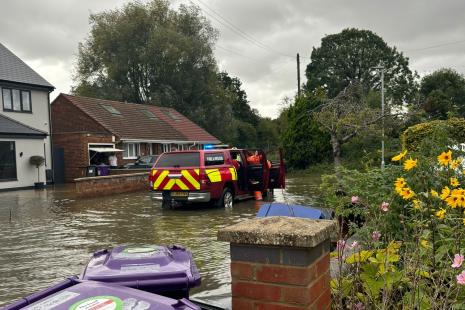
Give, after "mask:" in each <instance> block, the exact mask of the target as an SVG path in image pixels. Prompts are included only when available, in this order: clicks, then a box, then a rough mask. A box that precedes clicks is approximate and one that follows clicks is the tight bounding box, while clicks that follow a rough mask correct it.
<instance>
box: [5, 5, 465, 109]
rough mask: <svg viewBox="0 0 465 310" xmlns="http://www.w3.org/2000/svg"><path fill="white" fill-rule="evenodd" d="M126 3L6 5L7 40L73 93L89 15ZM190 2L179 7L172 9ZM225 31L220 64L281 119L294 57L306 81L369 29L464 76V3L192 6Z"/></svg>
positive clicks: (426, 63)
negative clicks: (325, 54) (317, 63)
mask: <svg viewBox="0 0 465 310" xmlns="http://www.w3.org/2000/svg"><path fill="white" fill-rule="evenodd" d="M126 2H128V1H127V0H40V1H37V0H34V1H31V0H2V1H1V4H2V8H1V10H0V40H1V42H2V43H3V44H4V45H5V46H7V47H8V48H9V49H11V50H12V51H13V52H14V53H15V54H16V55H18V56H19V57H20V58H22V59H23V60H24V61H25V62H26V63H27V64H29V65H30V66H31V67H32V68H33V69H35V70H36V71H37V72H38V73H39V74H40V75H42V76H43V77H44V78H46V79H47V80H48V81H49V82H50V83H52V84H53V85H54V86H55V87H56V90H55V91H54V92H53V94H52V96H51V98H52V99H53V98H55V97H56V96H57V95H58V94H59V93H60V92H64V93H68V92H69V91H70V87H71V85H72V69H73V66H74V62H75V60H76V54H77V45H78V42H80V41H83V39H84V38H85V37H86V35H87V33H88V32H89V23H88V17H89V14H90V13H96V12H100V11H102V10H107V9H113V8H116V7H120V6H121V5H122V4H124V3H126ZM181 2H183V3H189V0H173V1H172V3H173V7H174V8H176V7H177V6H178V4H179V3H181ZM192 3H195V4H197V5H198V6H200V7H201V8H202V10H203V11H204V14H205V16H206V17H207V18H208V19H210V20H211V22H212V24H213V26H214V27H215V28H217V29H218V30H219V31H220V38H219V40H218V42H217V46H216V51H215V53H216V57H217V61H218V65H219V67H220V69H224V70H226V71H227V72H229V73H230V74H231V75H233V76H237V77H239V78H240V79H241V81H242V82H243V85H244V88H245V90H246V91H247V95H248V98H249V100H250V104H251V105H252V107H254V108H256V109H258V110H259V112H260V114H261V115H263V116H269V117H276V116H277V115H278V113H279V108H280V106H281V102H282V99H283V98H284V97H285V96H291V97H292V96H293V95H294V93H295V92H296V62H295V54H296V53H300V55H301V57H302V60H301V63H302V64H301V72H302V82H304V81H305V78H304V74H303V73H304V72H305V67H306V65H307V63H308V61H309V56H310V53H311V50H312V47H313V46H319V45H320V40H321V38H322V37H323V36H325V35H326V34H332V33H337V32H340V31H341V30H342V29H344V28H347V27H356V28H363V29H369V30H372V31H374V32H376V33H377V34H378V35H380V36H381V37H382V38H383V39H384V40H385V41H386V42H387V43H388V44H389V45H390V46H397V47H398V49H399V50H401V51H404V52H405V54H406V56H407V57H409V58H410V64H411V68H412V69H413V70H417V71H418V73H419V74H420V75H424V74H427V73H430V72H432V71H434V70H435V69H438V68H441V67H452V68H454V69H456V70H457V71H459V72H461V73H463V72H464V71H465V52H464V51H465V1H461V0H455V1H448V0H442V1H432V0H415V1H414V0H409V1H400V0H395V1H394V0H391V1H376V0H364V1H361V0H360V1H357V0H353V1H347V0H338V1H335V0H333V1H321V0H319V1H310V0H287V1H283V0H234V1H231V0H192Z"/></svg>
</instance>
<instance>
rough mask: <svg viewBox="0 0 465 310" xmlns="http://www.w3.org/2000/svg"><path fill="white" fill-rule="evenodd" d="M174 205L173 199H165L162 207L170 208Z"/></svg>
mask: <svg viewBox="0 0 465 310" xmlns="http://www.w3.org/2000/svg"><path fill="white" fill-rule="evenodd" d="M172 206H173V204H172V203H171V200H168V199H163V201H162V203H161V207H162V208H163V209H170V208H171V207H172Z"/></svg>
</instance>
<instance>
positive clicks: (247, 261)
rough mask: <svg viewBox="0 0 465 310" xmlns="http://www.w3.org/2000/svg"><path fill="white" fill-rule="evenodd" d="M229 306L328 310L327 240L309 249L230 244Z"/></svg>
mask: <svg viewBox="0 0 465 310" xmlns="http://www.w3.org/2000/svg"><path fill="white" fill-rule="evenodd" d="M231 280H232V283H231V285H232V297H233V303H232V306H233V309H244V310H247V309H287V310H291V309H295V310H297V309H318V310H320V309H330V303H331V291H330V288H329V281H330V275H329V241H328V242H326V243H325V244H321V245H320V246H318V247H317V248H313V249H305V248H302V249H296V248H276V247H257V246H253V247H250V246H242V245H234V244H232V245H231Z"/></svg>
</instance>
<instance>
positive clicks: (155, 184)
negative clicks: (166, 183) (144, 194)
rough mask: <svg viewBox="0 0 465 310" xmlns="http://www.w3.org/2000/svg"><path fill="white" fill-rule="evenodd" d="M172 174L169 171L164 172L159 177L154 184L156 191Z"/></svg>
mask: <svg viewBox="0 0 465 310" xmlns="http://www.w3.org/2000/svg"><path fill="white" fill-rule="evenodd" d="M169 173H170V172H169V171H168V170H164V171H162V173H161V174H160V175H159V176H158V178H157V180H156V181H155V183H154V184H153V188H154V189H157V188H158V186H160V184H161V182H163V180H164V179H165V178H166V176H167V175H168V174H169Z"/></svg>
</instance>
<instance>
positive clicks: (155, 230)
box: [0, 175, 319, 307]
mask: <svg viewBox="0 0 465 310" xmlns="http://www.w3.org/2000/svg"><path fill="white" fill-rule="evenodd" d="M318 182H319V177H318V176H316V175H305V176H302V175H299V176H296V177H292V176H289V177H288V180H287V190H286V192H282V191H276V192H275V195H274V197H273V199H274V200H275V201H279V202H288V203H300V204H309V205H311V204H314V203H315V198H316V196H317V190H318ZM259 207H260V203H259V202H256V201H252V200H249V201H244V202H239V203H236V204H235V205H234V206H233V208H230V209H223V208H214V207H205V206H204V207H195V208H192V207H186V208H181V209H162V208H161V206H160V204H158V203H156V202H153V201H152V200H151V199H150V195H149V193H148V192H136V193H129V194H121V195H115V196H106V197H100V198H92V199H76V198H75V197H74V194H73V193H72V190H70V187H69V186H64V187H55V188H54V189H51V188H49V189H46V190H42V191H34V190H24V191H12V192H2V193H0V229H1V232H0V306H2V305H6V304H9V303H11V302H12V301H14V300H16V299H18V298H20V297H23V296H27V295H29V294H31V293H33V292H36V291H37V290H40V289H43V288H45V287H48V286H50V285H52V284H54V283H56V282H59V281H61V280H62V279H64V278H65V277H67V276H71V275H77V274H79V273H80V272H81V270H82V268H83V267H84V265H85V263H86V262H87V260H88V259H89V257H90V256H91V254H92V253H93V252H94V251H96V250H99V249H103V248H109V247H112V246H114V245H116V244H122V243H139V244H140V243H149V244H179V245H183V246H185V247H187V248H188V249H190V250H191V251H192V253H193V257H194V260H195V262H196V264H197V267H198V269H199V271H200V274H201V276H202V285H201V286H200V287H198V288H195V289H194V290H192V291H191V293H192V295H193V297H195V298H198V299H203V300H206V301H209V302H214V303H217V304H218V305H222V306H224V307H227V306H228V303H229V302H230V280H231V279H230V275H229V263H230V261H229V244H228V243H225V242H219V241H217V240H216V233H217V231H218V230H219V229H221V228H222V227H225V226H229V225H231V224H233V223H237V222H239V221H242V220H244V219H247V218H253V217H254V216H255V214H256V212H257V210H258V208H259Z"/></svg>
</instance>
